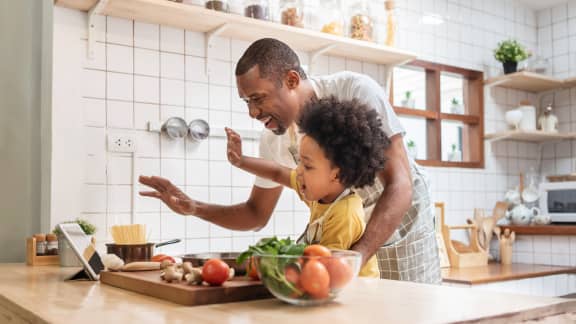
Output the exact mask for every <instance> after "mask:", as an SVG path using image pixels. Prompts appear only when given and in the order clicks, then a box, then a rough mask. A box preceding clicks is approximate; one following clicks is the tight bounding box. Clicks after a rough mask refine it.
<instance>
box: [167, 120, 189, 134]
mask: <svg viewBox="0 0 576 324" xmlns="http://www.w3.org/2000/svg"><path fill="white" fill-rule="evenodd" d="M162 131H163V132H165V133H166V135H168V137H170V138H171V139H179V138H183V137H186V135H188V125H186V121H185V120H184V119H182V118H180V117H170V118H168V120H166V122H164V125H162Z"/></svg>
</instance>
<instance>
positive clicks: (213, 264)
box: [202, 259, 230, 286]
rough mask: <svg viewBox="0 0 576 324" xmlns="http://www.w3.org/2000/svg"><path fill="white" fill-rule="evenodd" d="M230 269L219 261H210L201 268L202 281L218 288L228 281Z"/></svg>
mask: <svg viewBox="0 0 576 324" xmlns="http://www.w3.org/2000/svg"><path fill="white" fill-rule="evenodd" d="M229 274H230V267H229V266H228V265H227V264H226V262H224V261H222V260H220V259H210V260H208V261H206V263H204V266H203V267H202V279H203V280H204V281H206V282H207V283H209V284H210V285H212V286H220V285H221V284H223V283H224V281H226V280H228V276H229Z"/></svg>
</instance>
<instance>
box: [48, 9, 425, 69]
mask: <svg viewBox="0 0 576 324" xmlns="http://www.w3.org/2000/svg"><path fill="white" fill-rule="evenodd" d="M104 2H105V3H104V5H102V7H101V8H100V10H99V11H98V13H99V14H102V15H107V16H114V17H120V18H126V19H133V20H136V21H142V22H148V23H155V24H161V25H166V26H172V27H177V28H183V29H186V30H191V31H197V32H205V33H208V35H209V36H210V35H214V36H215V35H218V36H222V37H230V38H234V39H241V40H246V41H254V40H257V39H259V38H263V37H273V38H277V39H280V40H282V41H284V42H286V43H287V44H289V45H290V46H292V47H293V48H294V49H297V50H303V51H308V52H312V57H315V56H317V55H318V54H327V55H334V56H341V57H348V58H352V59H357V60H362V61H367V62H372V63H377V64H385V65H399V64H403V63H406V62H408V61H411V60H413V59H415V58H416V55H415V54H413V53H410V52H407V51H403V50H399V49H396V48H392V47H387V46H384V45H379V44H376V43H371V42H366V41H360V40H355V39H350V38H346V37H340V36H335V35H330V34H326V33H322V32H320V31H314V30H308V29H304V28H297V27H292V26H287V25H282V24H279V23H274V22H270V21H263V20H258V19H252V18H247V17H243V16H240V15H234V14H228V13H223V12H218V11H215V10H208V9H205V8H204V7H200V6H193V5H186V4H182V3H176V2H172V1H167V0H107V1H106V0H105V1H104ZM98 3H99V2H98V1H97V0H55V4H56V5H58V6H63V7H67V8H72V9H79V10H82V11H88V10H90V9H91V8H93V7H94V6H95V5H96V4H98ZM212 32H214V33H213V34H210V33H212ZM315 54H316V55H315Z"/></svg>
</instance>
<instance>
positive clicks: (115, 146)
mask: <svg viewBox="0 0 576 324" xmlns="http://www.w3.org/2000/svg"><path fill="white" fill-rule="evenodd" d="M135 151H136V140H135V139H134V137H132V136H129V135H112V134H109V135H108V152H121V153H131V152H135Z"/></svg>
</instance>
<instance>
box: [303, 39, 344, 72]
mask: <svg viewBox="0 0 576 324" xmlns="http://www.w3.org/2000/svg"><path fill="white" fill-rule="evenodd" d="M336 46H337V44H330V45H327V46H324V47H322V48H320V49H317V50H315V51H313V52H312V53H311V54H310V71H309V74H312V71H313V69H314V63H316V60H317V59H318V57H319V56H320V55H322V54H324V53H326V52H328V51H329V50H331V49H333V48H335V47H336Z"/></svg>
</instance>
